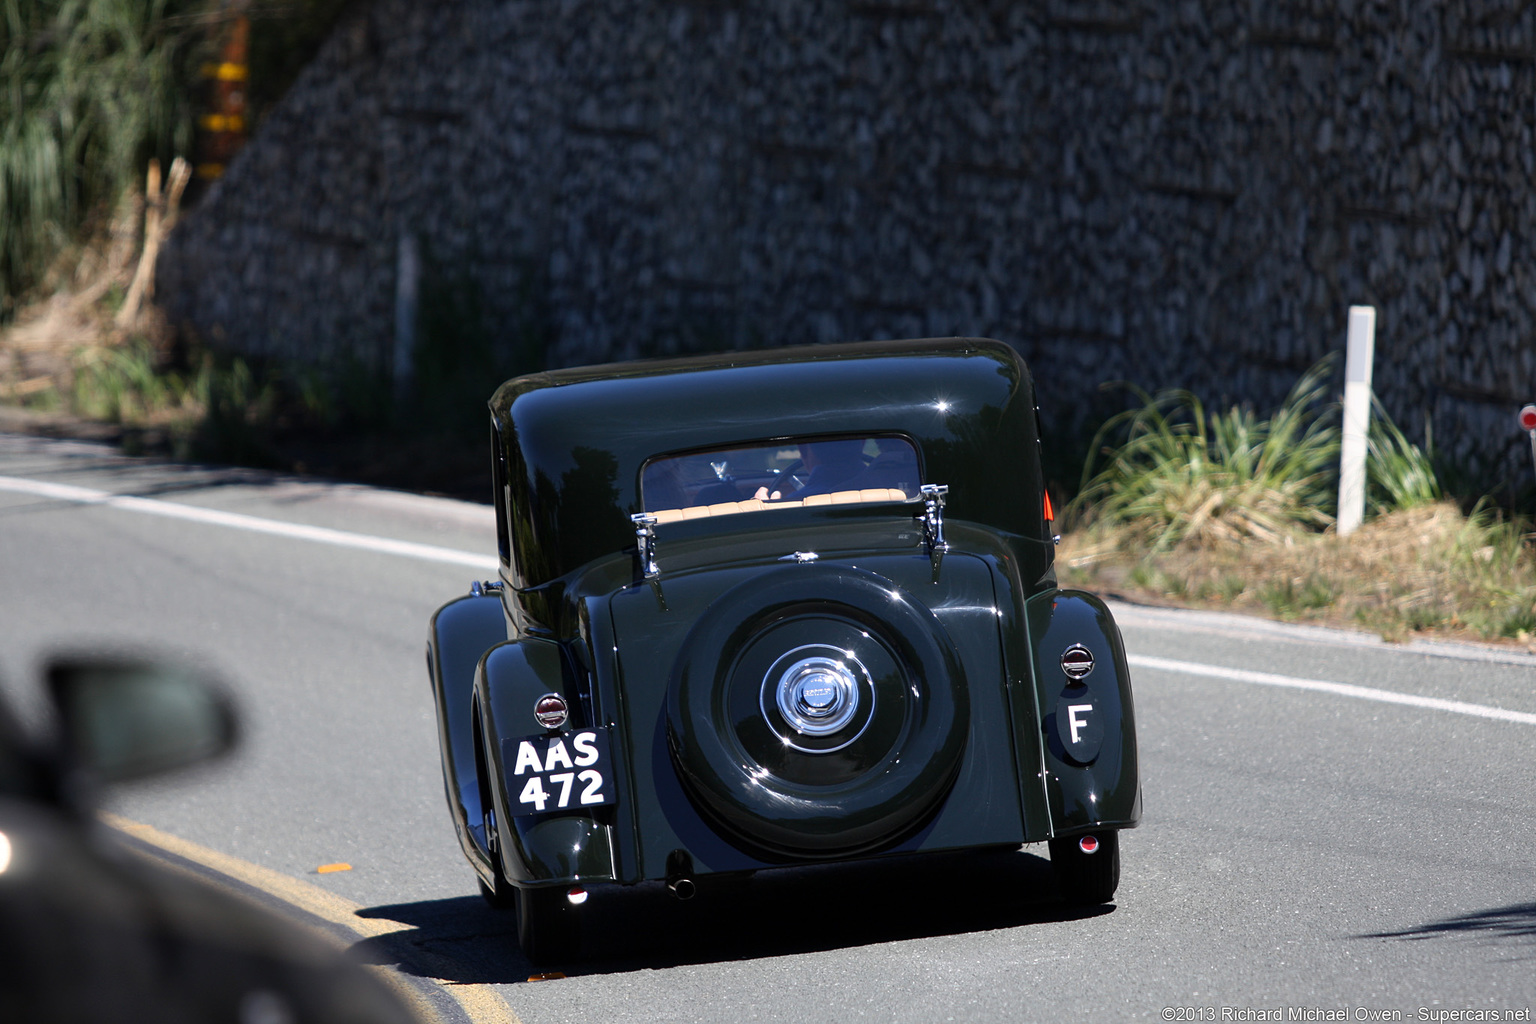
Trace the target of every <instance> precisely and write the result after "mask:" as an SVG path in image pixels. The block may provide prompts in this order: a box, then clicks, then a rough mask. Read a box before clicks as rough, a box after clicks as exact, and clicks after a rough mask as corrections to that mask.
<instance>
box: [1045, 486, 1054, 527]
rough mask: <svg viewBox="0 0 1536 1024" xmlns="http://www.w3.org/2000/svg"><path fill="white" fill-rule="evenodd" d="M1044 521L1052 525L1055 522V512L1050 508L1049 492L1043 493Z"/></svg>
mask: <svg viewBox="0 0 1536 1024" xmlns="http://www.w3.org/2000/svg"><path fill="white" fill-rule="evenodd" d="M1045 521H1046V522H1048V523H1054V522H1055V521H1056V510H1055V509H1054V508H1052V507H1051V492H1050V491H1046V492H1045Z"/></svg>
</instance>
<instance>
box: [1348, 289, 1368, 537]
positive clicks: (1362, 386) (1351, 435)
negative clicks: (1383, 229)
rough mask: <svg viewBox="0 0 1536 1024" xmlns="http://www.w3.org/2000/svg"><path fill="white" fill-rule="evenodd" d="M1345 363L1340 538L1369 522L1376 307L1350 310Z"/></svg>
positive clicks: (1360, 307) (1351, 307)
mask: <svg viewBox="0 0 1536 1024" xmlns="http://www.w3.org/2000/svg"><path fill="white" fill-rule="evenodd" d="M1347 352H1348V354H1347V356H1346V358H1345V361H1344V444H1343V447H1342V449H1341V451H1340V452H1339V536H1340V537H1347V536H1349V535H1350V534H1351V533H1354V532H1355V530H1357V529H1359V527H1360V524H1361V523H1362V522H1364V521H1365V452H1366V435H1367V433H1368V432H1369V430H1370V427H1371V364H1372V363H1373V362H1374V361H1375V358H1376V308H1375V307H1374V306H1350V307H1349V341H1348V349H1347Z"/></svg>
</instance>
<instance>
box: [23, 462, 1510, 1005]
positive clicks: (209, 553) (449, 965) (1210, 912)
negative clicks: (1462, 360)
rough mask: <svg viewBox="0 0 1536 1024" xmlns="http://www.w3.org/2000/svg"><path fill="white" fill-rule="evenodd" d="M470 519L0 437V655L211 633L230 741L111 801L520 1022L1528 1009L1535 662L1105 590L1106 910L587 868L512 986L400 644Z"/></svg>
mask: <svg viewBox="0 0 1536 1024" xmlns="http://www.w3.org/2000/svg"><path fill="white" fill-rule="evenodd" d="M61 487H62V488H79V489H83V490H75V491H71V490H61V489H60V488H61ZM100 492H108V493H111V494H118V495H124V494H131V495H136V496H140V497H145V498H149V499H152V501H151V503H150V504H135V503H134V502H132V501H129V502H117V503H102V502H101V501H100V500H98V499H95V498H92V497H91V496H92V495H94V494H98V493H100ZM87 499H89V500H90V501H91V502H93V503H87ZM161 503H171V504H172V505H173V506H175V507H174V508H171V509H170V510H169V511H171V512H172V513H176V512H177V509H178V508H179V509H187V508H191V509H194V510H204V511H202V512H197V511H194V512H192V513H177V514H175V515H166V514H165V512H166V511H167V509H165V508H163V507H161ZM218 513H236V514H238V515H239V516H248V517H255V518H256V519H257V520H260V521H261V522H266V523H269V524H271V523H275V524H280V525H278V526H267V527H263V526H261V524H260V523H259V522H252V521H247V520H245V519H240V518H238V517H236V518H229V517H227V516H220V515H219V514H218ZM189 515H190V516H192V517H193V518H188V516H189ZM281 524H286V525H281ZM295 526H296V527H305V528H308V527H318V528H321V532H318V533H316V532H313V531H310V532H307V533H306V532H305V531H303V530H299V531H297V532H295V531H294V530H292V529H289V528H290V527H295ZM274 529H275V530H280V531H282V530H286V531H287V532H271V531H272V530H274ZM327 530H328V531H345V533H346V534H347V535H359V534H360V535H365V536H367V537H375V538H386V539H390V540H394V541H404V542H409V543H410V544H413V545H419V546H422V547H420V548H404V549H401V548H398V547H397V548H396V549H394V550H389V551H385V550H377V549H372V548H369V547H347V546H341V543H340V542H344V541H346V538H345V537H342V536H340V535H338V534H335V533H326V532H324V531H327ZM494 550H495V549H494V542H493V535H492V521H491V516H490V514H489V512H488V511H487V510H485V509H483V508H479V507H476V506H469V505H463V504H459V503H454V502H447V501H437V500H433V499H423V498H417V497H413V496H408V495H395V494H388V493H384V492H379V491H374V490H368V489H363V488H355V487H337V486H326V485H318V484H309V483H294V482H289V481H282V480H276V479H273V478H270V477H266V476H263V475H260V474H254V473H248V472H244V471H232V470H218V469H197V468H188V467H174V466H164V465H159V464H154V463H143V462H136V461H130V460H124V459H120V458H117V457H116V456H113V455H111V454H110V453H108V452H107V451H106V450H105V449H102V448H99V447H96V446H92V445H84V444H79V443H63V442H45V441H39V440H35V439H23V438H14V437H6V436H0V624H3V626H0V630H3V633H0V635H3V638H4V643H3V644H0V680H3V682H4V685H5V688H6V690H7V691H8V693H7V695H8V696H9V697H10V699H11V700H12V702H13V703H17V704H20V705H22V706H23V709H24V711H25V715H26V717H28V718H30V719H31V720H32V721H33V723H34V724H41V706H40V703H39V701H38V699H37V694H36V692H35V691H34V689H33V683H32V679H33V674H34V671H35V666H36V665H37V664H38V662H39V659H40V658H41V657H42V656H43V654H44V653H45V652H47V651H49V650H53V649H57V648H60V647H77V646H79V645H81V644H86V643H101V642H107V643H129V644H132V645H134V646H138V647H149V648H151V649H155V650H159V651H162V652H170V653H173V654H180V655H183V656H187V657H192V658H196V659H199V660H201V661H202V662H203V663H205V664H208V665H210V666H212V667H213V668H214V669H216V670H217V671H218V672H219V673H220V674H221V675H222V676H223V677H224V678H225V679H226V680H227V682H228V683H229V685H230V687H231V688H232V690H233V691H234V692H235V694H236V696H237V698H238V700H239V702H240V705H241V707H242V710H243V712H244V720H245V722H246V724H247V726H248V728H247V730H246V735H245V743H244V745H243V747H242V749H241V751H240V752H239V753H238V754H236V755H235V756H234V757H233V758H231V759H230V760H228V761H226V762H224V763H223V764H221V765H219V766H216V767H214V768H211V769H209V770H207V771H205V772H203V773H202V774H199V775H197V776H195V777H191V778H182V779H175V780H171V781H168V782H164V783H156V784H150V785H147V786H143V787H141V788H136V789H130V790H124V791H122V792H120V793H118V794H117V795H116V796H115V797H114V799H113V800H112V803H111V807H112V810H114V811H116V812H117V813H118V814H121V815H122V816H124V817H125V818H127V819H130V820H132V821H136V822H142V823H145V824H148V825H151V826H153V827H154V828H155V829H158V830H160V831H161V832H163V833H168V834H170V835H172V836H176V837H180V838H182V839H184V840H189V841H190V842H191V843H195V844H200V845H201V846H202V847H206V848H209V849H210V850H213V851H218V853H220V854H222V855H225V856H226V857H230V858H237V859H238V860H239V861H241V862H248V863H250V864H253V865H256V866H258V867H259V868H261V869H266V871H267V872H268V873H272V872H275V873H277V874H276V875H275V876H272V877H286V878H289V879H297V880H299V881H301V882H303V883H306V884H307V885H309V886H312V887H317V888H319V889H323V890H326V891H328V892H330V893H333V894H335V895H336V896H339V897H341V898H343V899H345V900H348V901H351V902H352V903H354V904H357V905H358V906H360V907H361V908H363V909H362V911H361V914H362V915H363V916H364V918H365V919H367V920H388V921H394V922H400V923H401V925H402V926H403V927H402V930H398V931H395V932H393V933H392V934H391V935H389V936H385V937H382V938H380V937H375V938H366V939H359V940H358V946H359V950H358V951H359V953H360V955H363V956H366V957H368V958H370V959H372V960H374V961H376V962H378V961H382V962H388V963H393V964H397V965H398V966H399V968H400V969H401V970H403V971H405V972H408V973H414V974H419V975H423V976H430V977H434V978H439V979H443V980H445V981H447V982H449V983H452V984H455V985H457V986H458V987H460V988H464V989H465V990H468V986H487V987H489V989H490V990H492V991H494V992H495V993H496V994H499V996H500V997H501V999H502V1000H504V1002H505V1004H506V1005H507V1006H509V1007H510V1008H511V1010H512V1011H514V1012H515V1014H516V1016H517V1017H519V1018H521V1020H523V1021H525V1022H526V1024H554V1022H563V1021H591V1022H597V1021H601V1022H616V1021H642V1020H643V1021H651V1020H666V1021H710V1022H715V1021H718V1022H738V1021H755V1020H763V1021H822V1020H854V1021H858V1020H868V1021H880V1022H907V1021H910V1022H925V1024H926V1022H931V1021H948V1020H954V1021H1019V1020H1065V1019H1074V1020H1079V1019H1094V1020H1134V1019H1149V1018H1150V1019H1157V1020H1168V1019H1181V1020H1222V1019H1235V1020H1243V1019H1249V1020H1251V1019H1263V1017H1262V1016H1261V1015H1259V1014H1256V1013H1254V1011H1273V1010H1276V1009H1278V1010H1279V1011H1280V1017H1279V1018H1278V1019H1287V1020H1321V1019H1330V1018H1329V1017H1327V1016H1325V1015H1320V1014H1318V1013H1316V1012H1314V1011H1324V1012H1325V1013H1327V1012H1336V1011H1341V1010H1342V1011H1343V1012H1344V1013H1345V1017H1343V1018H1338V1017H1334V1018H1331V1019H1349V1020H1365V1019H1401V1020H1450V1019H1457V1018H1454V1017H1452V1016H1450V1015H1449V1011H1453V1010H1466V1009H1485V1008H1497V1009H1510V1010H1515V1011H1522V1012H1525V1013H1527V1014H1529V1012H1530V1008H1531V1007H1532V1006H1536V871H1533V868H1536V853H1533V849H1536V784H1533V777H1532V776H1533V773H1532V765H1533V756H1532V751H1533V749H1536V658H1533V657H1531V656H1528V655H1521V654H1515V653H1507V654H1506V653H1494V654H1490V653H1487V652H1485V651H1484V650H1482V649H1476V648H1462V647H1450V646H1446V647H1437V646H1435V645H1425V644H1414V645H1409V646H1407V647H1401V646H1391V645H1386V644H1382V643H1380V642H1376V641H1374V640H1372V639H1370V638H1367V637H1359V636H1356V635H1353V634H1346V633H1337V632H1332V631H1324V630H1307V629H1295V628H1289V627H1277V626H1272V625H1270V624H1266V623H1255V622H1252V621H1251V620H1245V619H1239V618H1236V617H1230V616H1221V615H1208V614H1193V613H1174V612H1160V611H1151V610H1146V609H1136V608H1129V607H1126V608H1120V609H1117V614H1118V615H1119V617H1120V621H1121V624H1122V627H1123V629H1124V632H1125V637H1126V642H1127V646H1128V649H1129V651H1130V652H1131V655H1132V658H1133V675H1134V679H1135V686H1136V709H1137V714H1138V719H1139V727H1140V742H1141V757H1142V766H1143V784H1144V791H1145V802H1146V816H1145V819H1144V822H1143V825H1142V827H1141V828H1140V829H1139V830H1136V831H1134V832H1131V833H1128V834H1126V835H1125V837H1124V839H1123V848H1124V849H1123V853H1124V875H1123V881H1122V883H1121V888H1120V892H1119V895H1118V897H1117V899H1116V902H1115V904H1114V905H1113V906H1112V907H1108V908H1102V909H1099V910H1095V911H1091V912H1087V913H1083V912H1077V911H1073V910H1070V909H1069V908H1067V907H1065V906H1063V905H1060V904H1058V903H1057V902H1056V901H1055V899H1054V897H1053V896H1052V894H1051V887H1050V868H1049V864H1048V863H1047V862H1046V860H1045V858H1044V849H1043V847H1030V848H1026V850H1025V851H1024V852H1020V853H1015V854H1010V855H1006V856H990V857H977V856H964V857H947V858H946V857H940V858H930V859H924V860H918V861H901V862H887V863H880V864H873V865H871V864H865V865H860V866H856V867H830V868H817V869H798V870H790V871H780V872H772V873H764V874H761V875H758V876H756V877H755V878H754V879H752V880H751V881H750V882H748V883H745V884H743V885H739V886H737V887H735V888H733V889H730V890H728V891H718V890H715V889H712V888H711V887H707V886H706V887H704V888H702V890H701V893H700V895H699V897H698V898H696V899H694V900H693V901H691V902H689V903H686V904H681V903H677V902H675V901H672V900H671V899H670V898H668V897H667V896H666V895H665V894H664V893H663V892H662V891H660V889H659V888H656V887H639V888H638V889H635V890H621V891H612V892H606V891H599V892H597V894H596V895H595V896H594V898H593V900H592V901H591V902H590V903H589V904H588V906H587V907H586V908H584V909H585V910H587V911H590V915H589V935H590V936H591V941H590V942H589V948H588V953H589V955H588V958H587V959H586V960H585V961H584V962H582V963H577V964H573V965H570V966H569V967H568V968H567V971H566V973H567V974H568V975H569V977H567V978H564V979H558V980H548V981H541V982H538V983H530V982H529V981H528V980H527V979H528V978H529V976H530V974H532V968H531V967H530V966H529V964H528V963H527V962H526V961H525V960H524V959H523V957H522V956H521V954H520V952H519V950H518V947H517V942H516V937H515V934H514V931H515V930H514V929H513V928H512V927H511V922H510V921H508V920H506V919H505V918H504V917H503V916H501V915H497V914H495V913H494V912H492V911H490V910H488V909H487V908H485V907H484V906H483V905H482V904H481V901H480V900H479V897H478V896H477V895H476V894H475V882H474V878H473V875H472V874H471V872H470V870H469V868H468V867H467V865H465V864H464V863H463V861H462V858H461V856H460V854H459V852H458V849H457V846H456V844H455V842H454V840H453V836H452V829H451V826H450V823H449V819H448V815H447V812H446V809H445V807H444V802H443V796H442V783H441V778H440V775H439V769H438V754H437V749H436V735H435V731H434V730H435V726H434V721H433V713H432V706H431V702H430V698H429V692H428V686H427V682H426V676H425V672H424V668H423V646H424V640H425V629H426V621H427V617H428V616H429V615H430V614H431V612H432V611H433V609H434V608H436V607H437V605H438V604H440V603H441V602H443V601H444V600H447V599H449V598H451V597H453V596H455V595H457V594H459V593H462V592H464V591H465V589H466V588H467V586H468V584H469V582H470V581H471V580H473V579H475V578H489V577H490V576H492V575H493V571H492V557H493V553H494ZM452 552H460V553H461V554H462V557H461V558H460V561H458V562H453V561H450V559H452V558H454V557H455V556H454V555H453V554H452ZM1405 702H1406V703H1405ZM1501 711H1502V712H1509V713H1512V714H1505V715H1504V716H1503V717H1499V716H1498V714H1497V713H1498V712H1501ZM343 862H344V863H346V864H349V865H351V869H350V870H346V871H337V872H334V873H328V874H318V873H316V869H317V868H318V867H319V866H321V865H329V864H335V863H343ZM359 931H361V932H364V933H366V929H359ZM1165 1008H1170V1009H1168V1010H1165ZM1171 1008H1182V1009H1171ZM1394 1012H1398V1013H1400V1014H1401V1016H1399V1017H1396V1018H1393V1017H1392V1016H1391V1014H1392V1013H1394ZM486 1013H491V1011H486ZM1459 1019H1463V1020H1465V1019H1475V1018H1467V1017H1461V1018H1459ZM1514 1019H1526V1020H1529V1019H1530V1017H1529V1015H1527V1016H1525V1017H1516V1018H1514Z"/></svg>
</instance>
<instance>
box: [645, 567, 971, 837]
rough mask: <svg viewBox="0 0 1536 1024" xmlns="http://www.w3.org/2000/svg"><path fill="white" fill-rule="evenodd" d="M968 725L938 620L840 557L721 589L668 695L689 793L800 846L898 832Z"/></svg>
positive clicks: (949, 774)
mask: <svg viewBox="0 0 1536 1024" xmlns="http://www.w3.org/2000/svg"><path fill="white" fill-rule="evenodd" d="M969 723H970V714H969V699H968V695H967V690H966V685H965V678H964V674H963V670H962V669H961V666H960V659H959V657H958V656H957V655H956V653H955V650H954V645H953V643H952V642H951V641H950V639H949V635H948V633H947V632H945V630H944V627H943V625H942V624H940V622H939V620H938V619H937V618H936V617H935V616H934V614H933V612H932V611H930V610H929V609H928V608H927V607H926V606H924V605H923V604H922V603H921V602H920V601H918V600H917V599H916V598H914V597H913V596H912V595H911V594H910V593H908V592H907V591H905V590H903V589H901V588H900V587H898V586H897V585H896V584H894V583H892V582H891V581H890V580H888V579H885V578H883V577H881V576H877V575H875V574H874V573H870V572H865V571H863V570H859V569H855V568H852V567H849V566H836V565H795V566H783V567H779V568H775V569H771V570H769V571H767V572H764V573H762V574H761V575H759V576H755V577H753V578H752V579H750V580H748V581H746V582H745V583H742V584H740V585H738V586H736V587H734V588H733V589H731V590H730V591H728V592H726V593H725V594H723V595H722V596H721V597H720V598H719V599H718V600H716V601H715V602H714V603H713V604H712V605H711V606H710V607H709V609H708V610H707V611H706V612H705V613H704V615H703V616H702V617H701V618H700V620H699V622H698V623H697V624H696V625H695V626H694V628H693V630H692V632H691V633H690V634H689V636H688V639H687V641H686V642H685V643H684V645H683V652H682V654H680V655H679V657H678V660H677V664H676V665H675V666H674V669H673V674H672V680H671V689H670V692H669V694H668V730H669V739H670V744H671V749H672V754H673V759H674V761H675V763H676V766H677V769H678V773H679V775H680V776H681V778H682V779H683V782H684V784H685V785H686V786H687V788H688V789H689V791H690V793H691V794H692V795H693V797H694V798H695V801H696V802H697V803H698V804H699V805H701V807H702V809H703V810H704V811H705V812H706V814H707V815H708V816H709V817H711V818H713V819H715V821H716V822H717V823H719V824H723V825H724V826H725V827H726V831H728V832H734V833H736V834H737V835H739V836H740V837H742V838H745V839H746V840H748V841H749V843H752V844H756V845H759V846H761V847H764V848H766V849H768V850H771V851H775V852H780V853H788V854H792V855H798V856H810V857H816V856H835V855H842V854H847V853H854V852H859V851H862V850H868V849H872V848H875V847H877V846H879V845H881V844H883V843H886V842H889V841H891V840H894V839H897V838H900V837H901V836H902V834H903V833H904V832H905V831H907V830H908V829H910V828H911V827H913V826H914V825H916V824H918V823H919V822H920V821H921V820H922V819H923V818H924V817H925V816H926V815H927V814H928V813H929V812H930V811H931V810H932V809H933V808H934V806H935V805H936V804H937V803H938V802H939V800H940V799H941V798H942V797H943V796H944V794H945V793H947V792H948V790H949V787H950V785H951V784H952V783H953V781H954V778H955V774H956V772H957V771H958V769H959V766H960V758H961V754H962V753H963V751H964V747H965V737H966V733H967V729H968V727H969Z"/></svg>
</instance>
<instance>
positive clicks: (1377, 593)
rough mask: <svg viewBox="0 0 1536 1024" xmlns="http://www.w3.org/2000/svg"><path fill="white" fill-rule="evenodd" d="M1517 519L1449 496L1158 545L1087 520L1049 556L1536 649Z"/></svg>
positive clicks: (1073, 564) (1135, 577)
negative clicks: (1341, 528) (1261, 531)
mask: <svg viewBox="0 0 1536 1024" xmlns="http://www.w3.org/2000/svg"><path fill="white" fill-rule="evenodd" d="M1523 529H1524V527H1523V526H1521V525H1520V524H1515V523H1510V522H1507V521H1504V520H1501V519H1499V518H1498V517H1496V516H1495V515H1493V514H1492V513H1490V512H1487V511H1483V510H1479V511H1475V512H1474V513H1473V514H1472V515H1470V516H1469V515H1464V514H1463V513H1462V512H1461V510H1460V509H1459V508H1458V507H1457V506H1456V505H1455V504H1453V503H1451V502H1438V503H1434V504H1427V505H1420V506H1417V507H1413V508H1408V509H1401V510H1398V511H1394V512H1389V513H1385V514H1383V515H1379V516H1376V517H1374V518H1372V519H1370V520H1367V521H1366V523H1365V525H1364V526H1362V527H1361V528H1360V530H1358V531H1357V532H1355V533H1354V534H1352V535H1351V536H1349V537H1339V536H1338V535H1337V534H1336V533H1333V532H1332V531H1327V532H1323V533H1317V532H1312V531H1309V530H1306V529H1303V528H1300V527H1295V528H1290V529H1286V530H1284V531H1283V532H1281V533H1280V534H1278V535H1277V536H1276V537H1274V538H1269V539H1268V540H1269V542H1267V543H1261V542H1254V541H1251V540H1249V541H1244V540H1229V539H1215V540H1203V541H1201V542H1199V543H1185V544H1183V545H1180V546H1179V547H1177V548H1174V549H1172V550H1162V551H1158V550H1155V548H1154V547H1153V545H1151V544H1149V543H1148V540H1149V538H1148V537H1147V536H1144V535H1142V533H1141V532H1140V531H1138V530H1136V529H1135V528H1134V527H1133V528H1129V529H1128V528H1126V527H1124V526H1121V527H1118V528H1114V529H1110V528H1105V527H1090V528H1087V529H1082V530H1078V531H1076V532H1074V533H1071V534H1068V535H1067V536H1065V537H1064V538H1063V539H1062V544H1061V547H1060V549H1059V551H1058V557H1057V566H1058V572H1059V573H1060V575H1061V578H1062V581H1063V583H1064V585H1069V586H1084V587H1089V588H1092V589H1097V590H1107V591H1111V592H1120V593H1122V594H1124V595H1125V596H1128V597H1131V598H1133V599H1139V600H1144V601H1149V602H1152V603H1163V604H1170V603H1172V604H1183V605H1191V606H1197V607H1210V608H1221V609H1230V610H1235V611H1247V612H1255V613H1259V614H1264V615H1270V616H1274V617H1277V618H1282V619H1288V620H1295V621H1308V622H1319V623H1327V624H1332V625H1341V626H1353V627H1364V628H1367V629H1371V630H1373V631H1376V632H1378V633H1380V634H1381V635H1382V636H1385V637H1387V638H1388V639H1398V640H1401V639H1404V638H1406V637H1408V636H1409V635H1411V634H1415V633H1435V634H1442V635H1446V636H1451V637H1461V638H1466V639H1477V640H1486V641H1506V642H1515V643H1520V644H1524V645H1526V646H1529V647H1531V648H1532V649H1533V650H1536V643H1533V637H1536V545H1533V543H1532V540H1533V538H1532V536H1531V535H1529V534H1526V533H1524V532H1523Z"/></svg>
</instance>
